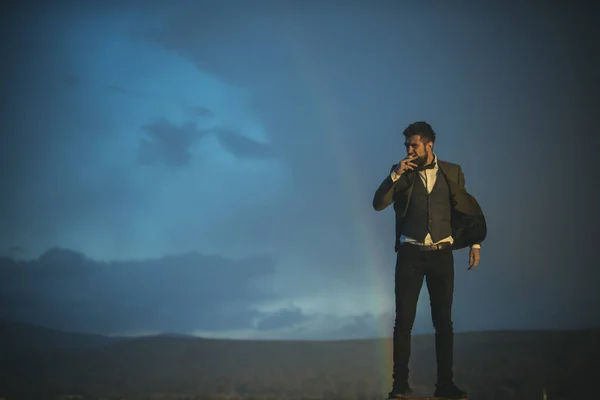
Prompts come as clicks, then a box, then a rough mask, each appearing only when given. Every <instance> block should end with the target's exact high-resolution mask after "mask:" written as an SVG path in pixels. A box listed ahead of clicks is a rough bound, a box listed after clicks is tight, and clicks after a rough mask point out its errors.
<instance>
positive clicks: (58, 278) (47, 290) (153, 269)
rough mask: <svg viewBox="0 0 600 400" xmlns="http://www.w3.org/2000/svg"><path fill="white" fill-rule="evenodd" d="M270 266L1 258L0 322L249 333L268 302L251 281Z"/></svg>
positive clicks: (57, 254)
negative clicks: (260, 304) (261, 306)
mask: <svg viewBox="0 0 600 400" xmlns="http://www.w3.org/2000/svg"><path fill="white" fill-rule="evenodd" d="M274 269H275V260H274V259H272V258H270V257H266V256H256V257H252V258H247V259H240V260H233V259H227V258H225V257H219V256H208V255H202V254H198V253H195V252H193V253H188V254H182V255H177V256H169V257H164V258H162V259H151V260H137V261H110V262H104V261H97V260H92V259H90V258H88V257H86V256H85V255H84V254H81V253H78V252H74V251H71V250H65V249H60V248H54V249H50V250H48V251H47V252H46V253H44V254H43V255H42V256H41V257H39V258H38V259H36V260H30V261H21V262H19V263H16V262H15V261H13V260H12V259H10V258H0V292H1V293H2V308H1V309H0V318H7V319H16V320H21V321H26V322H35V323H40V324H44V325H47V326H52V327H56V328H61V329H67V330H74V331H86V332H97V333H104V334H110V333H115V332H126V331H130V332H131V331H134V332H135V331H162V332H167V331H168V332H191V331H193V330H196V329H199V330H205V331H218V330H227V329H244V328H251V327H252V323H253V319H254V318H256V317H259V316H261V315H260V313H258V312H257V311H253V310H252V305H253V304H254V303H256V302H257V301H265V300H267V299H269V297H270V295H269V294H267V293H264V292H263V291H261V290H259V289H258V288H257V286H256V282H257V280H259V279H261V278H265V277H269V276H271V275H272V274H273V273H274Z"/></svg>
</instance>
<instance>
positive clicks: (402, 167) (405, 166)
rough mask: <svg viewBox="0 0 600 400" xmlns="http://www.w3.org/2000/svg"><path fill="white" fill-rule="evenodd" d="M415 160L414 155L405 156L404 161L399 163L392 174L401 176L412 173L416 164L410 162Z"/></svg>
mask: <svg viewBox="0 0 600 400" xmlns="http://www.w3.org/2000/svg"><path fill="white" fill-rule="evenodd" d="M417 158H418V157H417V156H416V155H408V156H406V157H405V158H404V160H402V161H400V164H398V167H396V169H395V170H394V172H395V173H396V174H398V175H402V174H403V173H405V172H406V171H412V170H413V169H415V168H417V164H415V163H414V162H412V161H413V160H416V159H417Z"/></svg>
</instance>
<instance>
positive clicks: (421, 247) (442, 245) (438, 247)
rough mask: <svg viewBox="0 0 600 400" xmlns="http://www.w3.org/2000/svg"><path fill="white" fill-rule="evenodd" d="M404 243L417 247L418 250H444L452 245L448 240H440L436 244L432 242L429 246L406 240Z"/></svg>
mask: <svg viewBox="0 0 600 400" xmlns="http://www.w3.org/2000/svg"><path fill="white" fill-rule="evenodd" d="M406 244H410V245H411V246H415V247H418V248H419V250H420V251H434V250H445V249H449V248H451V247H452V243H450V242H442V243H438V244H432V245H429V246H425V245H422V244H414V243H410V242H406Z"/></svg>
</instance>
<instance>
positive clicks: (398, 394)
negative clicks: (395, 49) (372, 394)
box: [387, 386, 413, 400]
mask: <svg viewBox="0 0 600 400" xmlns="http://www.w3.org/2000/svg"><path fill="white" fill-rule="evenodd" d="M412 394H413V391H412V389H411V388H410V387H408V386H406V388H404V390H398V389H392V391H391V392H390V393H389V395H388V398H387V400H404V399H408V398H410V396H412Z"/></svg>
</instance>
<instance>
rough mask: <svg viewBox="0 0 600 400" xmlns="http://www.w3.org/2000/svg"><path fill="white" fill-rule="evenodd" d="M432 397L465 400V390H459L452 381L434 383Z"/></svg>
mask: <svg viewBox="0 0 600 400" xmlns="http://www.w3.org/2000/svg"><path fill="white" fill-rule="evenodd" d="M433 397H439V398H442V399H452V400H466V398H467V392H465V391H464V390H461V389H460V388H459V387H458V386H456V385H455V384H454V382H450V383H443V384H437V385H435V393H434V394H433Z"/></svg>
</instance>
